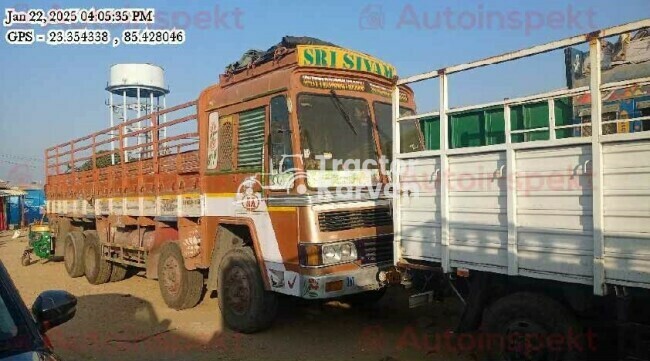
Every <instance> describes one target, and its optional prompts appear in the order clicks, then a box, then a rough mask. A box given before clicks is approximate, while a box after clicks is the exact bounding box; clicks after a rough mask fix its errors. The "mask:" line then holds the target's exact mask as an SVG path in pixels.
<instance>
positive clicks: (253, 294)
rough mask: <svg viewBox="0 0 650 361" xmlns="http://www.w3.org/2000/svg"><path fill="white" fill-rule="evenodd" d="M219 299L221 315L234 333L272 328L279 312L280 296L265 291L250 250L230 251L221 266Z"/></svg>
mask: <svg viewBox="0 0 650 361" xmlns="http://www.w3.org/2000/svg"><path fill="white" fill-rule="evenodd" d="M218 276H219V283H218V284H219V286H218V299H219V308H220V309H221V315H222V317H223V319H224V321H225V323H226V324H227V325H228V327H230V328H231V329H232V330H234V331H237V332H241V333H254V332H258V331H261V330H264V329H266V328H268V327H270V326H271V324H272V323H273V320H274V319H275V315H276V314H277V310H278V299H277V295H276V294H275V293H273V292H269V291H267V290H265V289H264V281H263V279H262V274H261V273H260V268H259V265H258V263H257V260H256V258H255V254H254V253H253V250H252V249H251V248H250V247H241V248H235V249H231V250H230V251H228V253H226V254H225V255H224V257H223V259H222V261H221V264H220V266H219V275H218Z"/></svg>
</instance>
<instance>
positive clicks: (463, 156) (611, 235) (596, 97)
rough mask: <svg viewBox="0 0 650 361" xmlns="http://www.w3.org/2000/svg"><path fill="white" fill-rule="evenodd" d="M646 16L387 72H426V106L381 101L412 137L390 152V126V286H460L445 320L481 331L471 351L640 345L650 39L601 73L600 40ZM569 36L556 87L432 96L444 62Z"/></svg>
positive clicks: (560, 45)
mask: <svg viewBox="0 0 650 361" xmlns="http://www.w3.org/2000/svg"><path fill="white" fill-rule="evenodd" d="M648 27H650V20H649V19H645V20H641V21H638V22H634V23H629V24H624V25H620V26H615V27H612V28H608V29H604V30H600V31H596V32H593V33H590V34H587V35H580V36H575V37H572V38H568V39H564V40H559V41H556V42H552V43H549V44H544V45H540V46H535V47H532V48H528V49H524V50H520V51H515V52H510V53H507V54H503V55H499V56H495V57H491V58H487V59H483V60H479V61H475V62H469V63H466V64H461V65H456V66H450V67H446V68H443V69H440V70H437V71H433V72H430V73H425V74H421V75H415V76H412V77H408V78H405V79H401V80H399V81H398V82H397V84H398V86H403V85H408V84H410V83H413V82H416V81H422V80H426V79H434V78H435V79H437V80H438V81H439V83H440V110H439V111H436V112H432V113H427V114H420V115H415V116H400V114H399V113H400V112H399V102H397V101H393V119H394V127H395V128H394V134H401V131H402V130H403V128H404V125H408V129H412V128H413V124H415V125H416V128H419V129H421V130H422V136H421V138H422V147H423V148H424V149H423V150H416V151H411V150H410V149H408V148H406V150H405V148H404V147H401V146H400V139H401V137H398V136H394V138H395V142H394V150H393V154H394V157H395V161H394V162H395V164H394V166H395V168H394V173H393V181H394V183H395V187H396V192H395V194H394V199H393V214H394V227H395V261H396V265H397V267H399V269H400V270H401V271H402V277H403V281H404V282H405V283H407V284H417V285H423V284H424V283H425V282H420V280H422V279H425V280H426V283H427V284H428V285H429V287H428V290H427V292H423V293H420V294H417V295H414V296H413V298H412V304H413V305H418V304H422V303H425V302H426V301H427V300H429V299H431V296H432V294H433V293H438V294H444V293H445V292H447V291H453V292H455V294H457V295H458V296H459V297H460V298H461V300H462V301H463V302H464V303H465V311H464V314H463V317H462V319H461V321H460V324H459V331H461V332H467V331H475V330H479V331H481V333H479V334H478V336H476V337H487V339H486V338H483V339H479V340H475V339H471V340H470V341H473V342H475V343H473V345H474V347H475V348H480V349H479V350H478V351H480V352H481V353H482V354H483V355H484V356H486V358H487V359H491V360H514V359H518V360H519V359H522V360H573V359H580V358H581V357H583V356H584V355H585V354H587V353H589V352H591V353H593V354H594V356H592V358H593V357H595V358H599V359H607V360H611V359H616V358H620V359H644V360H647V359H648V358H649V357H650V347H648V345H650V311H649V310H650V309H649V308H648V307H647V306H648V302H649V301H650V291H649V289H650V131H648V130H650V129H648V127H646V125H647V123H646V122H647V121H648V120H650V117H648V114H647V107H646V106H647V104H646V103H647V87H648V84H650V50H648V49H649V48H648V47H647V46H646V47H645V51H646V53H645V55H644V56H638V55H639V54H636V55H637V57H636V58H635V59H637V60H638V61H636V60H635V62H634V63H633V64H628V65H629V66H627V65H626V66H625V67H626V68H627V69H630V68H634V69H635V70H639V71H640V72H636V71H635V72H632V73H625V72H623V73H621V72H619V70H617V68H618V67H619V66H624V65H614V66H612V67H610V68H608V70H603V71H601V63H602V59H603V49H604V47H603V46H602V45H603V44H604V38H607V37H612V36H618V35H621V37H622V38H623V39H641V38H643V36H645V35H643V34H647V31H648ZM585 42H587V43H589V53H588V56H586V57H585V59H588V61H585V62H583V64H589V65H590V71H589V72H587V73H586V74H587V75H586V76H587V78H586V79H583V80H581V82H573V83H570V84H569V88H568V89H563V90H558V91H552V92H548V93H544V94H536V95H532V96H522V97H518V98H515V99H507V100H505V101H499V102H495V103H490V104H483V105H473V106H467V107H462V108H452V109H450V108H449V106H448V88H449V87H451V86H453V85H450V84H453V82H450V79H449V76H450V75H452V74H455V73H458V72H462V71H466V70H471V69H475V68H478V67H482V66H489V65H492V64H498V63H502V62H507V61H512V60H515V59H520V58H523V57H527V56H531V55H535V54H541V53H545V52H548V51H552V50H556V49H564V48H567V47H572V46H576V45H578V44H581V43H585ZM647 43H648V42H647V41H646V42H645V44H647ZM572 53H575V52H573V51H572V50H568V51H567V54H572ZM630 54H631V53H630V52H628V53H627V55H630ZM583 56H584V54H583ZM583 60H584V59H583ZM622 61H624V59H623V60H622ZM567 64H572V63H571V62H567ZM573 70H574V69H573V68H570V69H567V74H568V75H569V76H570V77H574V76H573V75H572V74H573V73H572V71H573ZM615 74H618V75H620V74H624V75H625V74H627V76H623V77H622V78H616V79H615V78H611V76H613V75H615ZM630 75H631V76H630ZM609 78H611V80H608V79H609ZM400 92H401V90H400V88H399V87H397V86H396V87H395V88H394V91H393V99H394V100H395V99H398V98H399V94H400ZM615 94H625V96H624V97H618V98H617V99H612V97H611V96H612V95H615ZM420 96H422V95H420ZM610 108H611V109H610ZM614 108H616V109H614ZM624 109H628V110H624ZM600 330H610V331H613V332H612V333H602V334H601V333H599V332H600ZM604 335H616V336H617V337H615V338H610V337H605V336H604ZM601 336H603V337H601ZM481 342H482V343H481ZM608 343H611V344H612V345H613V346H616V347H614V348H613V350H614V351H615V352H614V354H611V355H610V354H607V353H606V347H605V346H606V345H607V344H608ZM616 351H617V352H616ZM616 353H617V354H616Z"/></svg>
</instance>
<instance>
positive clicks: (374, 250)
mask: <svg viewBox="0 0 650 361" xmlns="http://www.w3.org/2000/svg"><path fill="white" fill-rule="evenodd" d="M356 246H357V252H358V255H359V259H360V260H361V264H363V265H367V264H375V263H383V262H391V263H392V262H393V235H392V234H387V235H381V236H377V237H372V238H364V239H359V240H357V241H356Z"/></svg>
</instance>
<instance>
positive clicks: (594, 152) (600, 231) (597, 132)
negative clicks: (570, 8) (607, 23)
mask: <svg viewBox="0 0 650 361" xmlns="http://www.w3.org/2000/svg"><path fill="white" fill-rule="evenodd" d="M589 61H590V65H591V81H590V84H589V88H590V89H589V90H590V93H591V157H592V161H591V165H592V168H591V177H592V179H591V180H592V183H591V184H592V212H593V213H592V216H593V237H594V293H595V294H596V295H604V294H605V293H606V289H605V260H604V248H605V235H604V228H603V227H604V216H603V169H602V166H603V146H602V143H601V142H600V137H601V133H602V130H603V129H602V94H601V92H600V82H601V77H600V75H601V69H600V61H601V39H600V38H593V39H591V40H590V41H589Z"/></svg>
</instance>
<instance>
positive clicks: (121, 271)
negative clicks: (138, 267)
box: [109, 263, 129, 282]
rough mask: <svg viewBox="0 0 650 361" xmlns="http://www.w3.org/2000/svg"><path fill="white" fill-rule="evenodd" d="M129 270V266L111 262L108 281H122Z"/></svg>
mask: <svg viewBox="0 0 650 361" xmlns="http://www.w3.org/2000/svg"><path fill="white" fill-rule="evenodd" d="M128 272H129V267H128V266H125V265H123V264H118V263H113V269H112V270H111V277H110V279H109V281H110V282H119V281H123V280H124V279H125V278H126V274H127V273H128Z"/></svg>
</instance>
